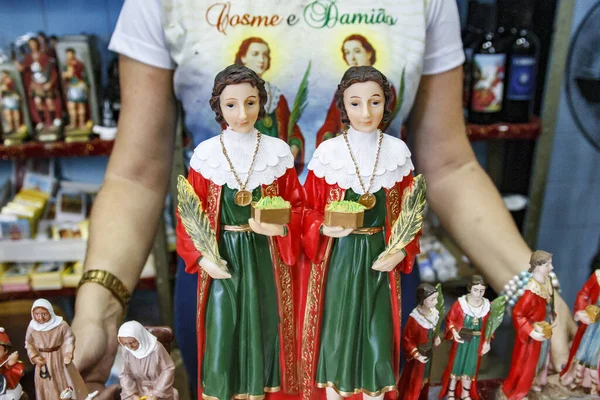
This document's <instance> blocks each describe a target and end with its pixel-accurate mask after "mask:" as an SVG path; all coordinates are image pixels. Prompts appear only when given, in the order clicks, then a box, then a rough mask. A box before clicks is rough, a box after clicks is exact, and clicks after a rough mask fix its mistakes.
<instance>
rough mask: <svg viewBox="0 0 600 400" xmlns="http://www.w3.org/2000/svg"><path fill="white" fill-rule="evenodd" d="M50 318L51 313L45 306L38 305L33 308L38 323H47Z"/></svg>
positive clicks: (34, 317)
mask: <svg viewBox="0 0 600 400" xmlns="http://www.w3.org/2000/svg"><path fill="white" fill-rule="evenodd" d="M50 318H51V316H50V313H49V312H48V310H46V309H45V308H43V307H36V308H35V310H33V319H34V320H35V322H37V323H38V324H45V323H46V322H48V321H50Z"/></svg>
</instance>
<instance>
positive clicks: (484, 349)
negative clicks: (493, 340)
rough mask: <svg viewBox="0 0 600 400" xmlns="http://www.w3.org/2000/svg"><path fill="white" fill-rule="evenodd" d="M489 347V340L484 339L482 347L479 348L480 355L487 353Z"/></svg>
mask: <svg viewBox="0 0 600 400" xmlns="http://www.w3.org/2000/svg"><path fill="white" fill-rule="evenodd" d="M491 348H492V346H490V342H488V341H485V342H484V343H483V348H482V349H481V355H484V354H487V353H488V352H489V351H490V349H491Z"/></svg>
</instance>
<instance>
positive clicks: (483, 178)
mask: <svg viewBox="0 0 600 400" xmlns="http://www.w3.org/2000/svg"><path fill="white" fill-rule="evenodd" d="M425 178H426V179H427V200H428V202H429V204H430V205H431V208H432V210H433V212H434V213H435V214H436V215H437V216H438V217H439V219H440V221H441V223H442V225H443V227H444V228H445V229H446V230H447V231H448V232H449V233H450V234H451V235H452V237H453V238H454V240H455V241H456V242H457V243H458V245H459V246H460V247H461V249H462V250H463V251H464V252H465V254H466V255H467V256H468V257H469V258H470V259H471V261H473V262H474V263H475V265H476V266H477V267H478V269H479V270H480V271H481V272H482V273H483V274H484V275H485V276H486V279H487V281H488V282H489V284H490V285H491V286H492V287H493V288H494V289H495V290H496V291H500V290H502V288H503V286H504V285H505V284H506V283H507V282H508V281H509V280H510V279H511V278H512V277H513V276H514V275H515V274H516V273H518V272H520V271H523V270H526V269H527V267H528V262H529V258H530V256H531V251H530V249H529V248H528V246H527V244H526V243H525V241H524V240H523V238H522V237H521V235H520V233H519V231H518V230H517V227H516V225H515V223H514V221H513V219H512V217H511V215H510V213H509V212H508V210H507V209H506V207H505V205H504V202H503V201H502V198H501V197H500V195H499V193H498V191H497V190H496V187H495V186H494V184H493V183H492V181H491V180H490V178H489V177H488V176H487V174H486V173H485V172H484V171H483V169H482V168H481V166H480V165H479V164H478V162H477V161H476V160H473V161H470V162H467V163H464V164H462V165H455V166H454V168H453V169H452V170H450V171H446V172H445V173H442V174H439V176H436V174H430V176H427V174H426V175H425ZM457 188H458V189H457Z"/></svg>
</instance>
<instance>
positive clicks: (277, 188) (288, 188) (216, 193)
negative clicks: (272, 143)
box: [177, 168, 304, 399]
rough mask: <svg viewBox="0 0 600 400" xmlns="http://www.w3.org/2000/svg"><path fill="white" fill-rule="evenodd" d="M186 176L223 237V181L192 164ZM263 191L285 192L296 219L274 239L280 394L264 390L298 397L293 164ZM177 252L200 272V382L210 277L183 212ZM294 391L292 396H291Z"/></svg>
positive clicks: (297, 207) (297, 197)
mask: <svg viewBox="0 0 600 400" xmlns="http://www.w3.org/2000/svg"><path fill="white" fill-rule="evenodd" d="M188 181H189V182H190V184H191V185H192V187H193V188H194V189H195V191H196V194H197V195H198V197H199V198H200V201H201V202H202V208H203V210H204V212H205V213H206V215H207V217H208V219H209V221H210V224H211V227H212V228H213V230H214V231H215V233H216V235H217V238H218V237H219V227H220V223H219V216H220V210H221V207H220V201H221V186H219V185H216V184H215V183H213V182H211V181H209V180H207V179H205V178H204V177H203V176H202V175H201V174H200V173H199V172H197V171H195V170H194V169H190V172H189V175H188ZM262 192H263V195H271V196H281V197H283V198H284V199H285V200H287V201H289V202H290V203H291V205H292V218H291V221H290V223H289V224H288V234H287V235H286V236H283V237H281V236H277V237H275V238H270V239H269V241H270V243H271V245H270V247H271V256H272V258H273V266H274V267H275V268H274V271H275V279H276V284H277V296H278V309H279V315H280V322H279V337H280V354H279V363H280V367H281V371H280V374H281V385H282V393H266V394H265V395H266V398H267V399H291V398H297V393H299V391H300V385H299V382H298V371H297V364H298V362H297V359H296V356H297V352H296V349H297V344H296V332H297V328H296V326H295V321H296V320H297V319H296V316H297V312H296V311H295V310H294V308H295V307H294V299H295V298H298V294H297V293H296V292H297V291H298V287H297V286H298V285H296V284H295V282H297V281H298V279H299V277H298V271H297V270H298V269H297V268H292V267H291V266H293V265H294V264H295V263H296V257H297V255H298V254H299V253H300V251H301V248H300V245H301V241H300V239H299V235H300V224H301V222H302V203H303V199H304V191H303V189H302V186H300V183H299V182H298V176H297V175H296V170H295V169H294V168H289V169H288V170H287V171H286V172H285V174H284V175H283V176H281V177H280V178H278V179H276V180H275V181H274V182H273V183H272V184H270V185H263V187H262ZM177 253H178V254H179V255H180V256H181V258H183V260H184V262H185V269H186V272H188V273H190V274H194V273H197V274H198V311H197V314H196V318H197V319H196V331H197V335H198V382H201V381H202V360H203V356H204V347H205V328H204V321H205V309H206V302H207V299H208V293H209V287H210V282H211V278H210V277H209V276H208V274H207V273H206V272H205V271H204V270H202V269H201V268H199V265H198V260H199V259H200V257H201V256H202V254H201V253H200V252H199V251H198V250H197V249H196V247H195V246H194V243H193V242H192V240H191V239H190V237H189V235H188V234H187V232H186V231H185V227H184V226H183V224H182V223H181V219H180V218H179V215H178V216H177ZM287 394H289V395H293V396H289V397H288V396H287ZM198 398H199V399H201V398H202V385H201V384H198Z"/></svg>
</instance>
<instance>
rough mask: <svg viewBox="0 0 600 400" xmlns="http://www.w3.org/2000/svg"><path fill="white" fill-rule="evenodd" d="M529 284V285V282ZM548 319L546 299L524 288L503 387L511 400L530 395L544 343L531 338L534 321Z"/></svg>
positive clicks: (515, 315)
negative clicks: (510, 359)
mask: <svg viewBox="0 0 600 400" xmlns="http://www.w3.org/2000/svg"><path fill="white" fill-rule="evenodd" d="M528 286H529V285H528ZM545 318H546V299H544V298H543V297H541V296H539V295H537V294H535V293H533V292H532V291H531V290H529V289H528V290H525V293H524V294H523V296H521V298H520V299H519V301H517V304H516V305H515V308H514V309H513V324H514V327H515V332H516V340H515V348H514V350H513V355H512V361H511V364H510V373H509V375H508V377H507V378H506V380H505V381H504V384H503V385H502V390H503V391H504V394H505V395H506V397H507V398H508V400H521V399H522V398H523V397H525V396H526V395H527V392H529V389H530V388H531V385H532V384H533V380H534V378H535V375H536V367H537V364H538V359H539V357H540V351H541V349H542V342H538V341H537V340H534V339H532V338H531V337H530V336H529V334H530V333H531V331H533V329H534V327H533V324H534V323H535V322H541V321H544V320H545Z"/></svg>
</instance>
